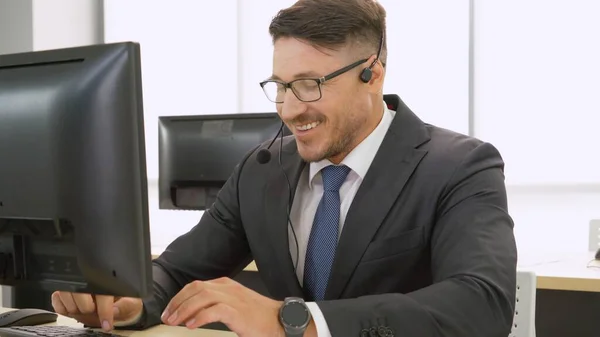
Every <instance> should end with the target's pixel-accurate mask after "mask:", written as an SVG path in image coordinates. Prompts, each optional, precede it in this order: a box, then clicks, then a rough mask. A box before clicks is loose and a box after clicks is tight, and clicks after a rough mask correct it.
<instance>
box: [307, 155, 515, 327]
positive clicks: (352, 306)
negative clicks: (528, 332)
mask: <svg viewBox="0 0 600 337" xmlns="http://www.w3.org/2000/svg"><path fill="white" fill-rule="evenodd" d="M503 168H504V163H503V161H502V158H501V157H500V154H499V153H498V152H497V150H496V149H495V148H494V147H493V146H491V145H490V144H487V143H483V144H481V145H479V146H477V147H476V148H475V149H473V150H471V151H470V152H469V153H468V154H467V156H466V157H465V159H464V160H463V161H462V163H461V164H460V165H459V166H458V168H457V169H456V171H455V173H454V174H453V176H452V179H451V180H450V182H449V183H448V185H447V186H446V188H445V190H444V192H443V193H442V195H441V196H440V199H439V204H438V211H437V221H436V223H435V225H434V228H433V232H432V237H431V259H432V260H431V262H432V263H431V268H432V275H433V284H432V285H430V286H428V287H425V288H422V289H420V290H417V291H415V292H412V293H407V294H378V295H372V296H364V297H359V298H353V299H341V300H332V301H323V302H318V305H319V307H320V308H321V310H322V312H323V315H324V316H325V319H326V320H327V324H328V326H329V329H330V331H331V334H332V336H359V335H360V336H362V335H361V334H360V333H361V331H362V333H363V334H364V333H365V331H364V329H369V328H371V327H378V326H382V325H383V326H384V329H387V328H389V329H391V330H392V332H393V335H394V336H402V337H429V336H431V337H433V336H436V337H438V336H440V337H441V336H443V337H459V336H460V337H462V336H481V337H506V336H508V334H509V333H510V329H511V325H512V321H513V313H514V306H515V295H516V268H517V249H516V244H515V239H514V234H513V222H512V219H511V217H510V216H509V214H508V210H507V208H508V207H507V196H506V188H505V185H504V174H503ZM390 268H393V266H390ZM382 322H384V323H382ZM367 331H368V330H367ZM365 335H366V336H369V334H365ZM384 335H385V334H384ZM386 336H387V335H386Z"/></svg>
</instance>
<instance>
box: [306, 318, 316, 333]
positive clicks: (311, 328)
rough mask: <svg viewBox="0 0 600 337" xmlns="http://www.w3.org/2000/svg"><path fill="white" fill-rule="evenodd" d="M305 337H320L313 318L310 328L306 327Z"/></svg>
mask: <svg viewBox="0 0 600 337" xmlns="http://www.w3.org/2000/svg"><path fill="white" fill-rule="evenodd" d="M304 337H318V335H317V325H316V324H315V320H314V319H313V318H311V319H310V323H308V327H306V331H305V332H304Z"/></svg>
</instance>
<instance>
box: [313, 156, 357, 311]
mask: <svg viewBox="0 0 600 337" xmlns="http://www.w3.org/2000/svg"><path fill="white" fill-rule="evenodd" d="M349 172H350V168H349V167H348V166H327V167H325V168H323V169H322V170H321V175H322V177H323V197H322V198H321V201H320V202H319V206H318V208H317V212H316V214H315V219H314V221H313V226H312V229H311V232H310V237H309V239H308V247H307V248H306V260H305V261H306V262H305V264H304V288H305V290H306V293H307V295H308V296H309V297H311V298H312V299H314V300H317V301H318V300H322V299H323V298H324V297H325V289H326V288H327V282H328V281H329V274H330V272H331V266H332V265H333V258H334V256H335V249H336V247H337V242H338V232H339V227H340V187H341V186H342V183H344V180H346V176H347V175H348V173H349Z"/></svg>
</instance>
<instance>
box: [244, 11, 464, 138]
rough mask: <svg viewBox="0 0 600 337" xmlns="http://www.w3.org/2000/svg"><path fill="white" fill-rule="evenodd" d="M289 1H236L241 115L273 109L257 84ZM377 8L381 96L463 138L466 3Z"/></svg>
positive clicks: (267, 65)
mask: <svg viewBox="0 0 600 337" xmlns="http://www.w3.org/2000/svg"><path fill="white" fill-rule="evenodd" d="M294 2H295V1H294V0H285V1H283V0H280V1H272V0H253V1H244V0H239V1H238V4H239V13H240V14H239V20H240V21H239V25H240V30H239V32H240V33H239V34H240V36H239V51H240V54H239V57H240V69H239V70H240V100H241V108H242V110H243V111H245V112H264V111H274V110H275V106H274V105H273V103H271V102H269V101H268V100H267V99H266V98H265V96H264V94H263V92H262V90H261V88H260V86H259V85H258V83H259V82H260V81H262V80H264V79H265V78H267V77H268V76H270V75H271V67H272V51H273V47H272V44H271V37H270V36H269V33H268V27H269V23H270V22H271V18H272V17H273V16H275V15H276V14H277V11H278V10H279V9H282V8H285V7H287V6H289V5H292V4H293V3H294ZM380 3H381V4H382V5H383V6H384V7H385V8H386V11H387V24H388V30H387V40H388V62H387V74H386V83H385V86H384V93H396V94H398V95H399V96H400V97H401V98H402V99H403V100H404V102H405V103H407V104H408V105H409V107H411V109H413V111H414V112H415V113H417V114H418V115H419V116H420V117H421V118H422V119H424V120H425V121H426V122H429V123H434V124H437V125H439V126H442V127H446V128H450V129H454V130H456V131H459V132H464V133H467V132H468V120H469V119H468V103H469V102H468V99H469V97H468V71H469V69H468V68H469V2H468V0H461V1H444V0H426V1H423V0H421V1H394V0H381V1H380ZM432 8H436V10H434V11H432V10H431V9H432ZM440 27H443V29H440Z"/></svg>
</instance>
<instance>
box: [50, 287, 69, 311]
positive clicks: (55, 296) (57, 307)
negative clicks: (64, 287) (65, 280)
mask: <svg viewBox="0 0 600 337" xmlns="http://www.w3.org/2000/svg"><path fill="white" fill-rule="evenodd" d="M51 299H52V308H54V311H55V312H56V313H57V314H59V315H63V316H66V315H67V314H68V311H67V308H66V307H65V305H64V304H63V302H62V301H61V300H60V294H59V292H58V291H55V292H53V293H52V296H51Z"/></svg>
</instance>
